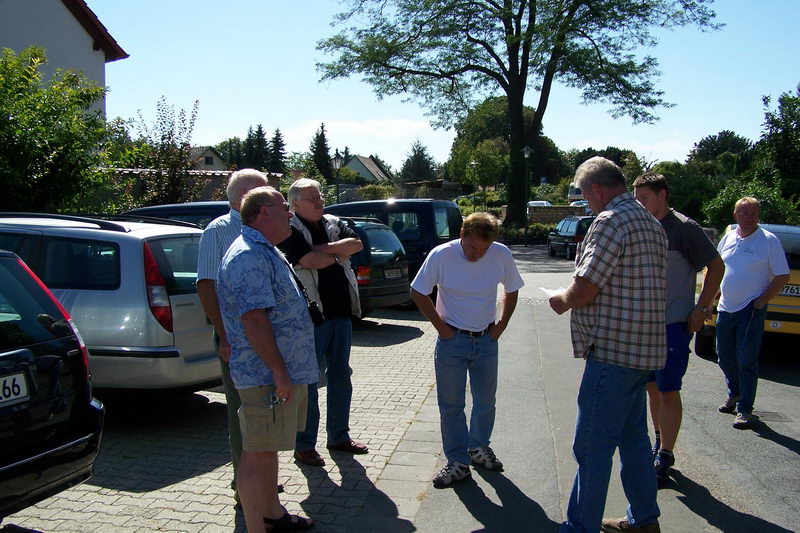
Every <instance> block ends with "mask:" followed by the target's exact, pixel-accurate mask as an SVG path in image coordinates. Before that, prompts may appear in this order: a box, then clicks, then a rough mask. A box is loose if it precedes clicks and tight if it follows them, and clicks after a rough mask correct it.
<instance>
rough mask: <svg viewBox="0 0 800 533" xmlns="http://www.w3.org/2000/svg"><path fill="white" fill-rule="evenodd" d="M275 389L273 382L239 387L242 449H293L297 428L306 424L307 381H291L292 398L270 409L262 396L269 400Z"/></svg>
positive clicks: (271, 450)
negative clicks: (298, 383)
mask: <svg viewBox="0 0 800 533" xmlns="http://www.w3.org/2000/svg"><path fill="white" fill-rule="evenodd" d="M274 391H275V386H274V385H262V386H260V387H250V388H247V389H239V397H240V398H241V400H242V405H241V407H239V411H238V415H239V425H240V426H241V429H242V449H244V450H247V451H250V452H276V451H280V450H294V442H295V436H296V435H297V432H298V431H303V430H305V428H306V410H307V409H308V385H292V398H291V400H289V401H288V402H285V403H282V404H280V405H274V406H272V408H271V409H270V408H267V405H266V403H265V401H264V398H265V397H266V398H267V399H268V400H269V398H270V397H271V396H272V393H273V392H274Z"/></svg>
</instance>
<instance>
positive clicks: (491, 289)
mask: <svg viewBox="0 0 800 533" xmlns="http://www.w3.org/2000/svg"><path fill="white" fill-rule="evenodd" d="M499 284H502V285H503V288H504V290H505V292H507V293H508V292H514V291H518V290H519V289H520V288H522V286H523V285H524V284H525V283H524V282H523V281H522V277H521V276H520V275H519V271H518V270H517V265H516V264H515V263H514V257H513V256H512V255H511V251H510V250H509V249H508V248H507V247H506V246H505V245H503V244H500V243H498V242H493V243H492V244H491V246H489V249H488V250H487V251H486V254H485V255H484V256H483V257H481V258H480V259H478V260H477V261H470V260H469V259H467V258H466V256H465V255H464V249H463V248H462V247H461V239H455V240H453V241H450V242H447V243H444V244H440V245H439V246H437V247H436V248H434V249H433V250H431V252H430V253H429V254H428V257H427V258H426V259H425V262H424V263H423V264H422V267H421V268H420V269H419V272H417V276H416V277H415V278H414V281H413V282H412V283H411V287H412V288H413V289H414V290H415V291H417V292H419V293H421V294H430V293H431V291H433V287H434V286H437V285H438V287H439V294H438V296H437V298H436V310H437V311H438V312H439V315H440V316H441V317H442V319H443V320H444V321H445V322H447V323H448V324H450V325H451V326H455V327H457V328H459V329H465V330H467V331H482V330H484V329H486V326H488V325H489V324H491V323H492V322H494V321H495V320H496V319H497V286H498V285H499Z"/></svg>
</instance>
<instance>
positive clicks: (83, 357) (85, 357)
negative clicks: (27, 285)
mask: <svg viewBox="0 0 800 533" xmlns="http://www.w3.org/2000/svg"><path fill="white" fill-rule="evenodd" d="M17 262H18V263H19V266H21V267H22V268H23V269H24V270H25V271H26V272H27V273H28V275H29V276H30V277H31V278H32V279H33V280H34V281H35V282H36V284H37V285H39V287H40V288H41V289H42V290H43V291H44V292H45V294H47V296H49V297H50V300H51V301H52V302H53V305H55V306H56V307H57V308H58V311H59V312H60V313H61V315H62V316H63V317H64V320H66V321H67V324H69V327H70V328H72V333H73V334H74V335H75V338H77V339H78V344H79V345H80V352H81V360H82V362H83V374H84V378H85V379H86V380H87V381H88V380H89V350H87V349H86V343H85V342H83V337H81V333H80V332H79V331H78V328H77V327H76V326H75V322H73V321H72V317H71V316H69V313H68V312H67V310H66V309H64V306H63V305H61V302H60V301H59V300H58V298H56V296H55V294H53V293H52V292H51V291H50V289H48V288H47V285H45V284H44V283H43V282H42V280H40V279H39V276H37V275H36V274H34V273H33V271H32V270H31V269H30V268H28V265H26V264H25V261H23V260H22V259H19V258H18V259H17Z"/></svg>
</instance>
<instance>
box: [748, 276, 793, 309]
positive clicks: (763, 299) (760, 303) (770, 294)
mask: <svg viewBox="0 0 800 533" xmlns="http://www.w3.org/2000/svg"><path fill="white" fill-rule="evenodd" d="M787 281H789V274H781V275H780V276H775V277H774V278H772V281H771V282H770V283H769V285H768V286H767V289H766V290H765V291H764V292H763V293H762V294H761V296H759V297H758V298H756V300H755V302H754V303H753V306H755V308H756V309H763V308H764V307H766V305H767V304H768V303H769V301H770V300H772V299H773V298H775V297H776V296H777V295H778V293H779V292H781V289H783V286H784V285H786V282H787Z"/></svg>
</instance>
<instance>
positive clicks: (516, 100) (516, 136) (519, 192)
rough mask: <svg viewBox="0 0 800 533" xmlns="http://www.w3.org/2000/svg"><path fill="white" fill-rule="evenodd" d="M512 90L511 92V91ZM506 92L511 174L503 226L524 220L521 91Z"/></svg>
mask: <svg viewBox="0 0 800 533" xmlns="http://www.w3.org/2000/svg"><path fill="white" fill-rule="evenodd" d="M512 91H513V92H512ZM512 91H509V94H508V119H509V125H510V126H511V148H510V151H511V176H510V177H509V180H508V210H507V211H506V220H505V226H507V227H511V226H521V225H523V224H524V223H525V222H526V221H525V207H526V206H525V156H524V155H523V154H522V148H523V147H524V146H525V127H524V124H523V115H522V96H523V94H524V87H523V90H522V91H516V90H513V89H512Z"/></svg>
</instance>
